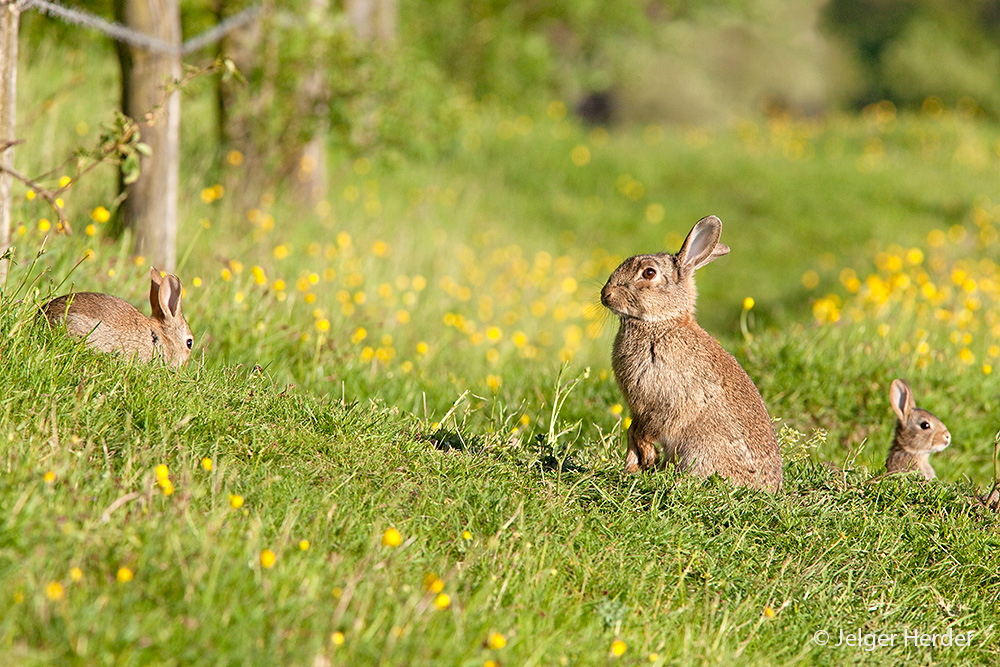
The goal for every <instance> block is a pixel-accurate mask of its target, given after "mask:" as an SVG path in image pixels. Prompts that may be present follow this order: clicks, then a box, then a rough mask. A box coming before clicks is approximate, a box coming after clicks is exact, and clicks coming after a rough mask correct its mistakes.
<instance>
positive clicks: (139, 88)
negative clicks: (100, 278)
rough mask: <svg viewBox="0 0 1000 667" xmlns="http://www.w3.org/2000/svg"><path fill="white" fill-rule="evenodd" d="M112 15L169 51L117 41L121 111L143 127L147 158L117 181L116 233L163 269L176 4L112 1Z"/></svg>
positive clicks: (171, 263) (172, 240) (176, 106)
mask: <svg viewBox="0 0 1000 667" xmlns="http://www.w3.org/2000/svg"><path fill="white" fill-rule="evenodd" d="M115 14H116V16H117V18H118V20H119V21H121V22H122V23H123V24H125V25H126V26H128V27H129V28H130V29H132V30H134V31H136V32H140V33H143V34H145V35H149V36H150V37H154V38H156V39H158V40H160V41H162V42H164V43H166V44H167V45H169V46H170V47H173V48H174V51H173V52H171V53H167V52H163V51H153V50H150V49H144V48H140V47H135V46H130V45H127V44H123V43H121V42H119V43H118V56H119V59H120V60H121V66H122V111H123V112H124V113H125V114H126V115H128V116H129V117H131V118H132V119H133V120H135V121H136V122H138V123H140V125H142V130H141V132H142V142H143V143H145V144H146V145H148V146H149V147H150V151H151V154H150V155H148V156H144V157H143V158H142V160H141V163H140V164H141V167H142V170H141V173H140V175H139V179H138V180H137V181H135V182H134V183H132V184H130V185H127V186H126V185H125V184H124V183H122V187H123V188H124V191H125V192H126V194H127V197H126V199H125V202H124V204H123V205H122V208H121V210H120V212H119V215H120V221H119V222H118V228H119V230H120V229H121V228H123V227H127V228H130V229H132V230H133V233H134V235H135V236H134V239H135V252H136V253H137V254H140V255H144V256H145V257H146V258H147V259H148V260H149V262H150V263H151V264H153V265H154V266H156V267H157V268H159V269H162V270H165V271H173V270H174V269H175V268H176V265H177V193H178V184H179V183H178V181H179V170H180V122H181V97H180V93H179V92H178V91H177V90H171V91H170V92H169V93H168V92H167V90H168V89H167V86H171V87H172V86H173V82H175V81H179V80H180V78H181V55H180V44H181V13H180V3H179V0H115Z"/></svg>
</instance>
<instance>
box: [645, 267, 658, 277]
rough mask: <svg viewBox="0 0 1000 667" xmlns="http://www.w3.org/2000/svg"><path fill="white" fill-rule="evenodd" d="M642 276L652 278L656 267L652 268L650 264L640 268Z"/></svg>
mask: <svg viewBox="0 0 1000 667" xmlns="http://www.w3.org/2000/svg"><path fill="white" fill-rule="evenodd" d="M642 277H643V278H645V279H646V280H652V279H653V278H655V277H656V269H654V268H653V267H651V266H647V267H646V268H645V269H643V270H642Z"/></svg>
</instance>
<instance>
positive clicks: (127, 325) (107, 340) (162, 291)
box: [43, 268, 194, 366]
mask: <svg viewBox="0 0 1000 667" xmlns="http://www.w3.org/2000/svg"><path fill="white" fill-rule="evenodd" d="M149 279H150V286H149V305H150V307H151V309H152V314H153V316H152V317H151V318H150V317H146V316H145V315H143V314H142V313H140V312H139V311H138V310H136V309H135V308H134V307H133V306H132V304H130V303H129V302H127V301H125V300H124V299H119V298H118V297H116V296H112V295H110V294H99V293H96V292H77V293H75V294H67V295H64V296H60V297H57V298H55V299H52V300H51V301H49V302H48V303H47V304H46V305H45V307H44V309H43V312H44V314H45V317H46V318H47V319H48V320H49V322H50V323H51V324H53V325H55V324H58V323H60V322H65V324H66V330H67V331H68V332H69V333H70V334H72V335H74V336H81V337H86V339H87V344H88V345H89V346H90V347H92V348H94V349H95V350H100V351H101V352H122V353H124V354H126V355H134V356H135V357H136V358H137V359H138V360H140V361H151V360H153V359H154V358H161V359H163V360H164V361H165V362H166V363H168V364H170V365H171V366H180V365H181V364H183V363H184V362H185V361H187V359H188V357H189V356H191V348H192V346H193V345H194V338H193V337H192V335H191V328H190V327H189V326H188V323H187V320H185V319H184V315H183V313H182V312H181V281H180V280H178V278H177V276H175V275H167V276H163V277H161V276H160V272H159V271H157V270H156V269H155V268H153V269H150V272H149Z"/></svg>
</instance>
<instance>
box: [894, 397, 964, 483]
mask: <svg viewBox="0 0 1000 667" xmlns="http://www.w3.org/2000/svg"><path fill="white" fill-rule="evenodd" d="M889 402H890V403H891V404H892V409H893V412H895V413H896V434H895V436H894V437H893V439H892V446H891V447H890V448H889V456H888V457H887V458H886V461H885V470H886V472H887V473H896V472H906V471H909V470H916V471H919V472H920V474H921V475H922V476H923V478H924V479H934V478H935V477H936V476H937V475H935V474H934V468H932V467H931V464H930V461H929V460H928V457H929V456H930V455H931V454H933V453H934V452H940V451H941V450H943V449H944V448H945V447H947V446H948V445H950V444H951V433H949V432H948V427H946V426H945V425H944V423H943V422H942V421H941V420H940V419H938V418H937V417H935V416H934V415H932V414H931V413H929V412H927V411H926V410H921V409H920V408H918V407H917V403H916V401H915V400H914V399H913V391H912V390H911V389H910V385H908V384H906V382H904V381H903V380H899V379H896V380H893V381H892V386H890V387H889Z"/></svg>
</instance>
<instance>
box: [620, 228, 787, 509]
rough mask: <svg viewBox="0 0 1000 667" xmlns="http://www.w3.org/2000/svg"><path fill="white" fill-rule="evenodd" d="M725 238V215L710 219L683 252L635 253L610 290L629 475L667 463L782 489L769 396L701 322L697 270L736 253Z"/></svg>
mask: <svg viewBox="0 0 1000 667" xmlns="http://www.w3.org/2000/svg"><path fill="white" fill-rule="evenodd" d="M721 235H722V222H720V221H719V219H718V218H716V217H715V216H709V217H707V218H703V219H701V220H699V221H698V223H697V224H695V226H694V228H693V229H692V230H691V232H690V233H689V234H688V236H687V238H686V239H685V240H684V245H683V246H681V249H680V252H678V253H677V254H676V255H671V254H668V253H659V254H655V255H637V256H635V257H630V258H628V259H626V260H625V261H624V262H622V263H621V265H620V266H619V267H618V268H617V269H615V271H614V273H612V274H611V277H610V278H608V282H607V284H606V285H605V286H604V289H602V290H601V303H603V304H604V305H605V306H606V307H607V308H608V309H610V310H611V311H612V312H613V313H615V314H616V315H617V316H618V317H619V318H620V320H621V327H620V328H619V330H618V335H617V337H616V338H615V343H614V349H613V351H612V354H611V362H612V368H613V369H614V372H615V378H616V379H617V381H618V386H619V388H620V389H621V392H622V394H623V395H624V396H625V400H626V402H627V403H628V406H629V411H630V412H631V415H632V424H631V426H630V427H629V429H628V452H627V454H626V457H625V469H626V470H627V471H629V472H634V471H637V470H646V469H649V468H652V467H654V466H655V465H657V463H658V462H659V461H660V460H661V459H662V460H663V461H667V462H673V463H675V464H677V465H678V466H680V467H681V468H682V469H684V470H687V471H689V472H692V473H694V474H696V475H700V476H702V477H708V476H710V475H712V474H713V473H718V474H720V475H721V476H723V477H725V478H726V479H728V480H730V481H731V482H732V483H734V484H737V485H749V486H755V487H760V488H763V489H767V490H770V491H776V490H778V489H780V488H781V483H782V473H781V451H780V450H779V448H778V441H777V438H776V437H775V434H774V427H773V425H772V424H771V418H770V417H769V416H768V414H767V409H766V408H765V407H764V401H763V400H762V399H761V397H760V392H759V391H757V387H756V386H755V385H754V383H753V381H752V380H751V379H750V377H749V376H748V375H747V374H746V371H744V370H743V368H742V367H741V366H740V364H739V362H737V361H736V359H735V358H733V356H732V355H731V354H729V353H728V352H727V351H726V350H724V349H723V348H722V346H721V345H720V344H719V343H718V341H716V340H715V339H714V338H713V337H712V336H711V335H709V334H708V333H707V332H706V331H705V330H704V329H702V328H701V327H700V326H699V325H698V323H697V322H696V321H695V317H694V307H695V297H696V291H695V285H694V272H695V270H697V269H699V268H701V267H702V266H705V265H706V264H708V263H709V262H711V261H713V260H715V259H718V258H719V257H722V256H723V255H725V254H727V253H728V252H729V248H728V247H727V246H726V245H725V244H723V243H720V242H719V238H720V236H721Z"/></svg>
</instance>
